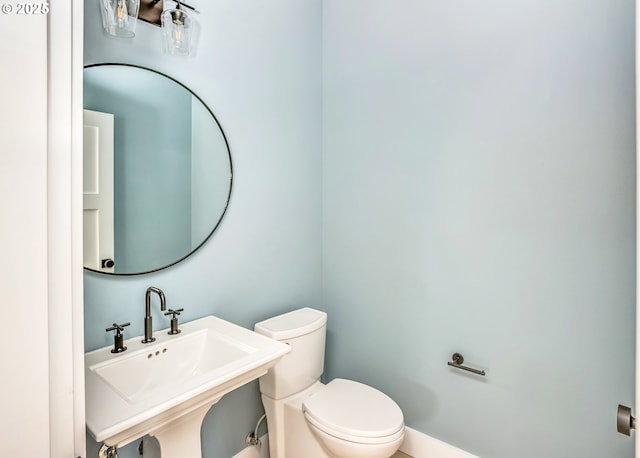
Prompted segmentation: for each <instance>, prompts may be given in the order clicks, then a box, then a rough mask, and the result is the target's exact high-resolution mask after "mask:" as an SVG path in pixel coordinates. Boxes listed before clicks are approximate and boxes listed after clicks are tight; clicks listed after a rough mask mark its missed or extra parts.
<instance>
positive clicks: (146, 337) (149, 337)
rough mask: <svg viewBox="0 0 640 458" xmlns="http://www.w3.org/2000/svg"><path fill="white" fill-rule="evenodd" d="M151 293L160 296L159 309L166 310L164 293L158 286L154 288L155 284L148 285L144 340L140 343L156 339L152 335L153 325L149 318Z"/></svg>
mask: <svg viewBox="0 0 640 458" xmlns="http://www.w3.org/2000/svg"><path fill="white" fill-rule="evenodd" d="M151 293H157V294H158V296H160V310H162V311H165V310H167V301H166V300H165V298H164V293H163V292H162V290H161V289H160V288H156V287H155V286H150V287H149V288H147V293H146V294H145V312H146V314H145V317H144V340H143V341H142V343H151V342H153V341H154V340H156V338H155V337H153V326H152V319H151Z"/></svg>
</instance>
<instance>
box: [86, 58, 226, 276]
mask: <svg viewBox="0 0 640 458" xmlns="http://www.w3.org/2000/svg"><path fill="white" fill-rule="evenodd" d="M84 108H85V110H84V165H83V169H84V170H83V172H84V208H83V219H84V221H83V224H84V266H85V268H86V269H89V270H92V271H96V272H103V273H108V274H115V275H135V274H142V273H149V272H153V271H156V270H160V269H164V268H166V267H169V266H171V265H173V264H175V263H177V262H179V261H181V260H182V259H184V258H186V257H187V256H189V255H190V254H192V253H193V252H195V251H196V250H197V249H198V248H200V247H201V246H202V245H203V244H204V243H205V242H206V241H207V239H208V238H209V237H211V235H212V234H213V232H214V231H215V229H216V228H217V227H218V225H219V224H220V221H221V220H222V217H223V216H224V214H225V212H226V209H227V206H228V204H229V198H230V195H231V182H232V167H231V154H230V152H229V145H228V143H227V139H226V137H225V135H224V132H223V131H222V128H221V127H220V124H219V123H218V120H217V119H216V117H215V116H214V115H213V113H212V112H211V110H210V109H209V107H207V106H206V105H205V104H204V103H203V102H202V100H201V99H200V98H199V97H198V96H197V95H195V94H194V93H193V92H191V91H190V90H189V89H188V88H187V87H185V86H184V85H183V84H181V83H180V82H178V81H176V80H174V79H172V78H170V77H168V76H166V75H163V74H161V73H159V72H156V71H154V70H150V69H146V68H142V67H137V66H133V65H123V64H98V65H89V66H87V67H85V69H84Z"/></svg>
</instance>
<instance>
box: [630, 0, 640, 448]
mask: <svg viewBox="0 0 640 458" xmlns="http://www.w3.org/2000/svg"><path fill="white" fill-rule="evenodd" d="M635 7H636V20H635V23H636V68H635V70H636V75H635V77H636V78H635V79H636V361H635V364H636V371H635V374H636V380H635V386H636V400H635V406H633V409H632V410H633V413H634V415H635V416H637V415H638V406H640V402H638V400H640V383H639V381H640V339H639V338H638V330H640V307H639V306H638V303H639V302H638V298H639V297H640V288H639V287H638V285H640V269H638V265H639V261H640V232H638V229H639V228H640V208H639V207H638V202H640V180H638V177H640V154H639V152H640V148H639V147H638V146H639V144H640V141H639V139H638V133H639V132H640V104H639V103H638V94H640V92H639V91H640V77H639V76H640V51H639V48H640V32H639V31H638V25H639V24H640V11H639V10H638V8H640V3H639V2H638V1H637V0H636V2H635ZM637 435H638V431H635V432H634V433H633V440H634V441H635V456H638V457H640V440H638V438H637Z"/></svg>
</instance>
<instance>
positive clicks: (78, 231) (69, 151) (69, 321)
mask: <svg viewBox="0 0 640 458" xmlns="http://www.w3.org/2000/svg"><path fill="white" fill-rule="evenodd" d="M82 15H83V2H82V1H79V0H72V1H70V2H62V3H56V4H55V6H53V7H52V8H51V9H50V11H49V13H48V17H47V19H48V36H47V43H48V49H47V56H48V59H47V60H48V68H47V76H48V79H47V101H48V103H47V108H48V112H47V158H48V161H47V264H48V266H47V275H48V279H47V283H48V293H47V294H48V306H49V310H48V312H49V314H48V318H49V323H48V327H49V368H50V369H49V406H50V409H49V421H50V423H49V428H50V444H49V447H50V456H51V457H63V456H85V433H84V431H85V428H84V370H83V365H84V357H83V353H84V337H83V329H84V325H83V292H82V288H83V273H82V257H81V255H82V227H81V218H80V217H78V216H77V215H78V214H79V213H80V212H81V209H82V206H81V200H80V199H79V198H78V197H77V196H78V193H79V192H80V196H81V195H82V194H81V189H82V182H81V181H82V173H81V163H82V162H81V161H82V156H81V154H82V149H81V146H80V145H81V143H82V137H81V129H82V124H81V122H79V121H78V119H81V117H80V118H79V117H78V114H77V112H78V110H79V109H80V110H81V106H82V59H83V53H82V40H83V18H82ZM80 116H81V114H80ZM78 126H80V130H79V129H78ZM79 205H80V206H79Z"/></svg>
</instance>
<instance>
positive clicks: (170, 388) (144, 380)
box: [85, 316, 290, 458]
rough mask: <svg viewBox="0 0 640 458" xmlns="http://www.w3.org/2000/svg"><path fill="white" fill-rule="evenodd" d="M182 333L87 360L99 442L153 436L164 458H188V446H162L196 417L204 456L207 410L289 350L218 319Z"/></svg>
mask: <svg viewBox="0 0 640 458" xmlns="http://www.w3.org/2000/svg"><path fill="white" fill-rule="evenodd" d="M181 330H182V332H181V333H180V334H178V335H168V334H167V330H163V331H156V332H154V337H156V341H155V342H154V343H152V344H143V343H142V342H141V340H142V337H141V336H140V337H135V338H132V339H129V340H127V341H125V346H126V347H127V351H125V352H124V353H119V354H113V353H111V351H110V350H111V348H112V347H111V346H109V347H104V348H101V349H99V350H95V351H92V352H89V353H86V354H85V383H86V421H87V427H88V430H89V432H90V433H91V435H92V436H93V437H94V438H95V440H96V441H97V442H103V443H104V444H106V445H108V446H116V447H121V446H123V445H126V444H127V443H129V442H131V441H134V440H136V439H138V438H140V437H142V436H144V435H146V434H150V435H154V436H156V437H157V438H158V440H159V442H160V446H161V449H162V456H163V458H165V457H167V456H170V455H171V453H168V451H169V450H171V449H174V448H175V449H176V450H180V453H182V454H184V453H185V447H187V445H185V444H171V443H170V442H172V441H174V438H169V439H166V438H164V439H165V440H164V443H163V432H164V431H166V430H169V431H173V432H172V433H171V434H173V435H174V436H175V435H176V431H177V428H176V425H175V424H173V422H175V421H176V420H178V419H180V424H184V423H185V422H188V421H189V419H188V417H189V416H193V415H194V414H195V415H196V417H194V419H193V423H194V425H193V427H192V428H191V429H193V428H196V427H197V430H196V431H195V433H194V432H193V431H191V435H192V436H194V434H195V435H196V436H197V444H192V447H196V445H197V448H198V453H199V448H200V442H199V437H200V430H199V427H200V423H201V421H202V418H203V417H204V414H206V412H207V410H208V409H209V407H211V405H213V404H215V403H216V402H217V401H218V400H220V398H221V397H222V396H223V395H224V394H226V393H228V392H230V391H232V390H234V389H236V388H238V387H240V386H242V385H244V384H245V383H248V382H250V381H252V380H255V379H256V378H258V377H260V376H261V375H263V374H265V373H266V372H267V370H268V369H269V368H270V367H271V366H273V365H275V364H276V363H277V362H278V361H279V360H280V358H281V357H282V356H284V355H285V354H286V353H288V352H289V351H290V347H289V346H288V345H285V344H283V343H281V342H278V341H275V340H272V339H269V338H267V337H265V336H262V335H260V334H257V333H255V332H253V331H250V330H248V329H245V328H242V327H240V326H236V325H234V324H232V323H229V322H227V321H224V320H221V319H219V318H216V317H214V316H207V317H205V318H201V319H199V320H195V321H191V322H189V323H185V324H183V325H181ZM183 417H185V418H183ZM183 435H184V434H183ZM187 435H188V434H187ZM167 437H168V436H167ZM180 440H182V438H180ZM192 441H195V438H193V437H192ZM166 452H167V453H166ZM194 453H195V452H194ZM194 456H195V455H194Z"/></svg>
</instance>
